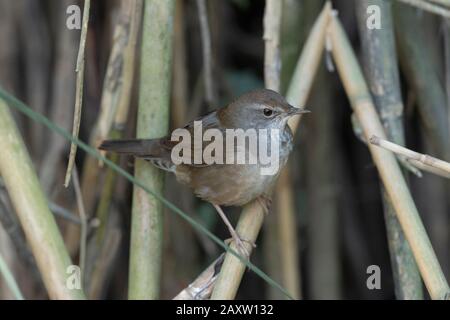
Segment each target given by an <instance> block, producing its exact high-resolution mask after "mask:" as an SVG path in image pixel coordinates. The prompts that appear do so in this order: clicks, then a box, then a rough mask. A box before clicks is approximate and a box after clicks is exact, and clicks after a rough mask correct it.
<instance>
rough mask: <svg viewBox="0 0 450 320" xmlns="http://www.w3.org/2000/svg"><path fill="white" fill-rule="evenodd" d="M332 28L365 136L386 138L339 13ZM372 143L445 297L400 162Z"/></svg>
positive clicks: (428, 279) (434, 292)
mask: <svg viewBox="0 0 450 320" xmlns="http://www.w3.org/2000/svg"><path fill="white" fill-rule="evenodd" d="M328 30H329V35H330V38H331V42H332V49H333V51H332V52H333V56H334V59H335V62H336V65H337V69H338V72H339V75H340V77H341V80H342V82H343V84H344V88H345V91H346V92H347V95H348V96H349V99H350V102H351V105H352V108H353V110H354V111H355V114H356V116H357V117H358V119H359V122H360V124H361V127H362V129H363V131H364V136H365V138H366V139H367V141H368V140H369V138H370V137H371V136H372V135H377V136H379V137H380V138H382V139H385V138H386V134H385V132H384V129H383V126H382V124H381V121H380V119H379V117H378V114H377V112H376V109H375V107H374V104H373V102H372V97H371V96H370V93H369V90H368V88H367V85H366V83H365V80H364V77H363V75H362V71H361V69H360V67H359V64H358V61H357V59H356V56H355V54H354V52H353V49H352V47H351V45H350V42H349V40H348V38H347V35H346V34H345V31H344V29H343V27H342V25H341V23H340V22H339V20H338V18H337V16H335V15H333V16H332V18H331V20H330V25H329V28H328ZM368 146H369V150H370V152H371V154H372V158H373V161H374V163H375V165H376V167H377V168H378V172H379V175H380V178H381V181H382V182H383V185H384V187H385V188H386V192H387V194H388V195H389V198H390V200H391V202H392V205H393V206H394V209H395V212H396V214H397V218H398V220H399V222H400V224H401V226H402V228H403V232H404V233H405V236H406V239H407V240H408V243H409V245H410V246H411V249H412V252H413V254H414V257H415V259H416V263H417V265H418V267H419V270H420V272H421V275H422V278H423V280H424V282H425V285H426V287H427V289H428V292H429V293H430V296H431V298H432V299H444V298H445V297H446V296H447V295H448V292H449V291H450V289H449V286H448V283H447V281H446V279H445V276H444V274H443V273H442V270H441V267H440V265H439V262H438V260H437V258H436V255H435V253H434V250H433V247H432V246H431V243H430V240H429V238H428V235H427V233H426V231H425V228H424V226H423V224H422V221H421V219H420V216H419V213H418V212H417V208H416V206H415V204H414V201H413V199H412V196H411V194H410V192H409V189H408V186H407V184H406V181H405V179H404V177H403V175H402V172H401V169H400V167H399V164H398V162H397V160H396V158H395V157H394V155H393V154H392V153H391V152H388V151H386V150H384V149H381V148H377V147H375V146H374V145H371V144H369V145H368Z"/></svg>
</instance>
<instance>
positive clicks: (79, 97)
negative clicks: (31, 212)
mask: <svg viewBox="0 0 450 320" xmlns="http://www.w3.org/2000/svg"><path fill="white" fill-rule="evenodd" d="M90 7H91V0H85V1H84V8H83V25H82V27H81V36H80V47H79V49H78V57H77V66H76V69H75V71H76V73H77V82H76V95H75V110H74V116H73V129H72V135H74V136H76V137H78V132H79V131H80V124H81V109H82V106H83V85H84V49H85V48H86V36H87V31H88V25H89V10H90ZM76 155H77V145H76V144H74V143H71V145H70V154H69V163H68V164H67V171H66V178H65V180H64V186H65V187H66V188H67V187H68V186H69V183H70V177H71V176H72V169H73V166H74V165H75V156H76Z"/></svg>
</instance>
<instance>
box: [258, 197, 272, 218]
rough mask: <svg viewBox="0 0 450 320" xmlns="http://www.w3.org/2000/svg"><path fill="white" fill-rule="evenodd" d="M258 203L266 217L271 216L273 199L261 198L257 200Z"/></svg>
mask: <svg viewBox="0 0 450 320" xmlns="http://www.w3.org/2000/svg"><path fill="white" fill-rule="evenodd" d="M256 201H258V203H259V204H260V205H261V207H262V208H263V210H264V213H265V214H266V215H268V214H269V210H270V207H271V205H272V199H271V198H270V197H267V196H260V197H258V198H256Z"/></svg>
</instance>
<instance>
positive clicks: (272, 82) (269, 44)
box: [263, 0, 282, 92]
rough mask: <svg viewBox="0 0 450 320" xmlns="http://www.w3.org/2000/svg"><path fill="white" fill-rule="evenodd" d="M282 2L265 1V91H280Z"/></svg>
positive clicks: (275, 0) (274, 0)
mask: <svg viewBox="0 0 450 320" xmlns="http://www.w3.org/2000/svg"><path fill="white" fill-rule="evenodd" d="M281 7H282V1H278V0H266V11H265V14H264V36H263V39H264V43H265V50H264V82H265V86H266V88H267V89H272V90H274V91H277V92H278V91H280V71H281V59H280V26H281Z"/></svg>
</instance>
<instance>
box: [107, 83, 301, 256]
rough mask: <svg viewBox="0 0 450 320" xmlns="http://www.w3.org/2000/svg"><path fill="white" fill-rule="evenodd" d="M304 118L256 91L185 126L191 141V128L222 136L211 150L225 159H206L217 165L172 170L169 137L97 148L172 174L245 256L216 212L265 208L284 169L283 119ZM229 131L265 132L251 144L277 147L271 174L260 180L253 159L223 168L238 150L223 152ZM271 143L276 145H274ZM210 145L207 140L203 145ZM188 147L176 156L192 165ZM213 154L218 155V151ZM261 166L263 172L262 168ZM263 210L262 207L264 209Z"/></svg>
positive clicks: (288, 135) (286, 135)
mask: <svg viewBox="0 0 450 320" xmlns="http://www.w3.org/2000/svg"><path fill="white" fill-rule="evenodd" d="M307 112H309V111H308V110H305V109H300V108H296V107H293V106H291V105H290V104H289V103H288V102H287V101H286V99H285V98H284V97H283V96H281V95H280V94H278V93H276V92H274V91H272V90H268V89H259V90H255V91H251V92H248V93H246V94H244V95H242V96H240V97H239V98H238V99H236V100H235V101H234V102H232V103H231V104H229V105H228V106H226V107H223V108H220V109H217V110H215V111H213V112H210V113H208V114H207V115H205V116H203V117H201V118H199V119H197V120H196V121H193V122H190V123H188V124H187V125H186V126H185V127H184V128H183V129H186V130H187V132H188V133H190V134H192V136H194V138H195V135H196V132H195V131H196V124H197V125H198V124H201V127H202V130H203V131H202V132H206V131H207V130H208V129H218V130H216V131H215V133H216V134H217V132H219V133H223V135H224V136H225V139H224V141H223V142H221V143H219V144H218V145H217V146H219V147H221V146H224V149H226V150H225V152H224V153H225V155H224V156H222V155H218V154H214V152H213V153H212V155H213V156H218V158H219V159H222V162H220V161H216V162H215V163H210V162H209V163H206V162H207V161H205V159H201V162H198V161H197V162H195V161H190V162H188V163H186V162H183V163H181V164H175V163H174V162H176V161H174V158H173V152H172V151H174V147H175V146H176V145H177V144H178V143H179V142H178V141H173V140H171V137H170V136H166V137H163V138H158V139H148V140H145V139H135V140H107V141H104V142H103V143H102V144H101V146H100V147H99V148H100V149H102V150H106V151H113V152H117V153H120V154H129V155H133V156H135V157H138V158H143V159H145V160H148V161H150V162H151V163H152V164H154V165H155V166H157V167H158V168H161V169H163V170H166V171H169V172H172V173H174V174H175V176H176V177H177V180H178V181H179V182H181V183H184V184H186V185H188V186H189V187H191V188H192V189H193V190H194V193H195V195H196V196H198V197H199V198H201V199H203V200H205V201H208V202H210V203H211V204H212V205H213V206H214V208H215V209H216V210H217V212H218V213H219V215H220V216H221V218H222V219H223V221H224V222H225V224H226V225H227V227H228V229H229V231H230V233H231V235H232V237H233V240H234V241H235V242H236V245H237V246H238V248H239V250H240V251H241V253H242V254H245V255H247V256H248V253H247V250H246V249H245V246H243V243H242V241H243V240H244V239H241V238H240V237H239V235H238V234H237V233H236V231H235V230H234V228H233V226H232V225H231V223H230V222H229V220H228V219H227V217H226V216H225V214H224V212H223V211H222V209H221V207H220V206H243V205H245V204H247V203H249V202H251V201H252V200H255V199H258V200H260V201H261V200H262V201H261V202H262V204H263V205H264V204H267V203H268V202H267V201H269V202H270V200H269V199H270V197H271V192H272V189H273V187H274V185H275V182H276V179H277V177H278V175H279V173H280V171H281V168H282V167H283V166H284V165H285V164H286V162H287V159H288V155H289V153H290V152H291V150H292V147H293V138H292V132H291V129H290V128H289V126H288V125H287V122H288V119H289V118H290V117H291V116H294V115H298V114H301V113H307ZM197 121H198V122H197ZM230 129H235V130H236V129H242V130H247V131H248V130H249V129H254V130H255V131H260V130H261V129H266V130H267V132H268V137H267V138H266V139H265V140H262V139H263V138H261V136H259V135H258V136H257V142H258V144H259V148H261V146H263V147H267V149H270V147H271V146H272V147H274V146H276V145H277V143H278V146H279V149H278V151H279V152H278V154H277V156H278V159H276V161H277V167H276V168H275V171H274V172H272V173H271V174H262V170H261V169H262V168H264V167H265V166H264V165H263V164H262V162H261V159H260V154H258V155H257V161H256V163H251V162H249V161H247V163H244V164H238V163H229V162H227V159H228V158H229V157H230V153H231V156H232V158H233V159H234V158H235V157H234V156H236V154H237V150H238V148H237V147H236V146H233V149H229V148H227V146H226V142H225V141H226V138H227V136H226V134H227V133H228V131H229V130H230ZM272 129H274V130H275V131H273V130H272ZM263 131H264V130H263ZM174 132H175V131H174ZM261 132H262V131H261ZM273 132H278V133H279V134H277V135H275V134H274V133H273ZM202 137H203V136H202ZM275 137H276V138H277V139H278V141H275V140H274V138H275ZM216 139H217V138H216ZM211 140H212V139H209V141H211ZM188 142H190V143H191V147H190V149H189V150H187V151H186V150H184V151H183V152H182V153H180V154H181V156H187V158H188V159H190V160H192V156H193V154H195V152H196V150H195V148H198V147H196V146H195V141H193V140H190V141H188ZM192 142H193V143H192ZM209 143H211V142H209ZM209 143H208V142H205V141H203V140H202V141H201V145H200V147H202V148H203V149H202V150H205V148H206V146H207V145H208V144H209ZM250 143H251V142H250V141H249V143H248V144H246V145H244V154H245V156H246V159H247V158H250V153H251V152H252V150H251V149H250V146H249V144H250ZM262 144H263V145H262ZM218 150H219V151H220V148H219V149H218ZM218 150H215V152H216V153H217V151H218ZM185 153H186V154H185ZM188 153H190V155H189V154H188ZM227 153H228V154H227ZM253 153H254V151H253ZM271 153H273V150H271ZM216 159H217V158H216ZM265 165H266V167H267V162H266V163H265ZM267 207H268V204H267V205H266V209H267Z"/></svg>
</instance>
